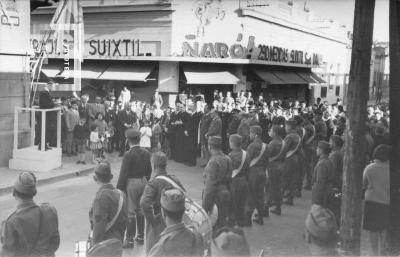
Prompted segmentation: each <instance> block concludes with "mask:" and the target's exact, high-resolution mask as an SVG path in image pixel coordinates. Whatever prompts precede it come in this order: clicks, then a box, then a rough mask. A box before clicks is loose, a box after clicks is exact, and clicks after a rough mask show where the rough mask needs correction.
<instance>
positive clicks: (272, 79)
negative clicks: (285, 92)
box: [254, 70, 285, 85]
mask: <svg viewBox="0 0 400 257" xmlns="http://www.w3.org/2000/svg"><path fill="white" fill-rule="evenodd" d="M254 73H255V74H256V75H257V76H258V77H259V78H260V79H262V80H263V81H265V82H267V83H268V84H270V85H281V84H285V82H283V81H282V80H280V79H279V78H278V77H277V76H275V75H274V73H272V72H271V71H262V70H255V71H254Z"/></svg>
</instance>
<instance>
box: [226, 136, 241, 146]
mask: <svg viewBox="0 0 400 257" xmlns="http://www.w3.org/2000/svg"><path fill="white" fill-rule="evenodd" d="M229 142H232V143H233V144H234V145H241V144H242V137H241V136H240V135H239V134H233V135H230V136H229Z"/></svg>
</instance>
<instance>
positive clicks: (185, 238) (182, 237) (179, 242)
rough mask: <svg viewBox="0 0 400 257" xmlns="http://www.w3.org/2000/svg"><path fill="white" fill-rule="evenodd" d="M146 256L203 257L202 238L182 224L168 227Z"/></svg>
mask: <svg viewBox="0 0 400 257" xmlns="http://www.w3.org/2000/svg"><path fill="white" fill-rule="evenodd" d="M148 256H149V257H158V256H159V257H168V256H185V257H186V256H204V242H203V238H202V236H201V235H200V234H199V233H198V232H193V231H191V230H190V229H188V228H187V227H186V226H185V225H184V224H183V223H178V224H175V225H172V226H168V227H166V228H165V229H164V231H163V232H162V233H161V237H160V240H159V241H158V242H157V243H156V244H155V245H154V246H153V248H151V250H150V253H149V255H148Z"/></svg>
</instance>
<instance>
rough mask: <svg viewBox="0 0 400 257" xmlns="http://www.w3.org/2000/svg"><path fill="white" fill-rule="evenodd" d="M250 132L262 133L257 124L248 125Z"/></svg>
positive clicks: (259, 134) (258, 134)
mask: <svg viewBox="0 0 400 257" xmlns="http://www.w3.org/2000/svg"><path fill="white" fill-rule="evenodd" d="M250 132H252V133H254V134H256V135H257V136H261V134H262V128H261V127H260V126H258V125H255V126H251V127H250Z"/></svg>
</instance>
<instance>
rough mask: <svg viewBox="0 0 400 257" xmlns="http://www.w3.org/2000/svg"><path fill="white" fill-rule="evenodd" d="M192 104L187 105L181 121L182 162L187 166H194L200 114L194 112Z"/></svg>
mask: <svg viewBox="0 0 400 257" xmlns="http://www.w3.org/2000/svg"><path fill="white" fill-rule="evenodd" d="M194 111H195V110H194V105H190V106H188V111H187V112H186V119H185V120H184V122H183V126H184V129H185V131H184V134H185V136H184V137H183V138H182V139H183V140H184V141H185V143H184V152H183V154H184V163H185V164H186V165H188V166H196V157H197V139H198V129H199V122H200V118H201V116H200V115H199V113H197V112H196V113H195V112H194Z"/></svg>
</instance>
